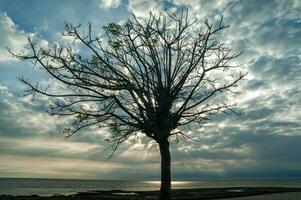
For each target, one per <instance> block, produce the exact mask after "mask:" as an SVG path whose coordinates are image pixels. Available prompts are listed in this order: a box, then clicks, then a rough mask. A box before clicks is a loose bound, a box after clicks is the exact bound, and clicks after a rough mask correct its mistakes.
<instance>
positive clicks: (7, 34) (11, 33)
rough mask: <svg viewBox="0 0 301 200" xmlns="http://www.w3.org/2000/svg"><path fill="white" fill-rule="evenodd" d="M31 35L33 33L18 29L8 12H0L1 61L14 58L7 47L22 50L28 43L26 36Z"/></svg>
mask: <svg viewBox="0 0 301 200" xmlns="http://www.w3.org/2000/svg"><path fill="white" fill-rule="evenodd" d="M30 35H32V33H31V34H28V33H25V32H24V31H20V30H18V27H17V25H15V23H14V22H13V21H12V19H11V18H10V17H9V16H8V15H7V14H6V13H1V12H0V44H1V46H0V62H5V61H11V60H13V59H14V58H13V57H12V56H11V55H10V54H9V53H8V51H7V49H6V47H8V48H11V49H14V50H17V51H18V50H21V49H22V48H23V47H24V46H25V45H26V43H27V40H26V38H27V37H28V36H30Z"/></svg>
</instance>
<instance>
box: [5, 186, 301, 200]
mask: <svg viewBox="0 0 301 200" xmlns="http://www.w3.org/2000/svg"><path fill="white" fill-rule="evenodd" d="M172 196H173V199H174V200H197V199H204V200H205V199H227V200H230V199H233V200H261V199H264V200H269V199H271V200H272V199H273V200H277V199H279V200H280V199H281V200H296V199H300V197H301V188H284V187H233V188H202V189H175V190H173V191H172ZM158 197H159V192H158V191H137V192H133V191H122V190H111V191H90V192H81V193H77V194H73V195H53V196H38V195H31V196H15V197H14V198H8V199H17V200H79V199H80V200H95V199H102V200H112V199H120V200H142V199H158ZM5 198H7V197H6V196H2V197H1V196H0V199H5Z"/></svg>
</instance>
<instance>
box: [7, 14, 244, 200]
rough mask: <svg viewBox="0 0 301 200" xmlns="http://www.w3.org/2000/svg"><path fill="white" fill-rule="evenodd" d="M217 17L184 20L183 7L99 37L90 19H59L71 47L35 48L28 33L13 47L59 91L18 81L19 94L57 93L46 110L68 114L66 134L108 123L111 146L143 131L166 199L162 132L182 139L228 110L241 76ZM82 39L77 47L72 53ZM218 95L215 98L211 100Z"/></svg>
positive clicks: (166, 155)
mask: <svg viewBox="0 0 301 200" xmlns="http://www.w3.org/2000/svg"><path fill="white" fill-rule="evenodd" d="M227 27H228V26H226V25H224V23H223V19H221V20H220V21H219V22H218V23H210V22H209V21H208V20H207V19H205V20H204V21H203V22H202V23H200V21H190V20H189V19H188V11H187V10H182V11H181V12H178V13H170V12H168V11H166V12H163V13H161V14H159V15H154V14H152V13H150V14H149V16H148V18H147V19H146V18H144V19H141V18H138V17H136V16H135V15H134V14H133V17H132V18H130V19H129V20H127V21H126V22H125V23H123V24H117V23H110V24H108V25H107V26H105V27H104V30H103V32H102V35H100V34H99V33H97V32H96V33H94V31H93V29H92V26H91V24H88V27H87V29H86V31H85V32H82V29H81V27H80V25H78V26H74V25H72V24H69V23H66V25H65V31H64V32H63V35H64V36H67V37H71V38H73V40H74V42H73V44H72V45H70V46H59V45H53V46H51V47H49V48H41V47H38V45H36V43H35V42H34V41H33V40H32V39H30V38H29V39H28V41H29V46H28V49H27V51H26V53H24V54H18V53H17V54H16V53H12V54H13V55H14V56H16V57H18V58H19V59H23V60H29V61H31V62H32V63H33V64H34V65H37V66H39V67H41V68H42V69H43V70H45V71H46V72H47V73H48V74H50V75H51V76H52V77H53V78H55V79H56V80H57V81H58V82H59V83H61V84H62V85H64V86H66V87H65V89H64V90H57V91H53V90H49V89H48V88H51V87H52V85H48V86H47V87H46V86H45V85H43V84H42V85H40V84H38V83H37V84H36V83H31V82H30V81H29V80H28V79H25V78H20V80H21V81H22V82H23V83H24V84H25V85H27V86H28V90H27V91H26V94H28V95H29V94H32V95H35V94H41V95H45V96H49V97H54V98H57V101H56V102H55V103H54V104H53V105H52V106H51V108H50V113H51V114H53V115H59V116H68V117H70V116H72V117H73V119H74V120H73V122H72V124H71V126H70V127H69V128H66V129H65V132H66V133H67V134H68V137H69V136H72V135H73V134H75V133H76V132H78V131H79V130H81V129H83V128H85V127H89V126H97V127H110V128H111V130H112V131H111V134H112V135H111V138H110V140H109V141H110V142H112V145H113V147H114V151H115V150H116V148H117V147H118V145H119V144H121V143H122V142H124V141H126V140H127V139H129V138H131V137H133V136H135V135H137V134H138V133H143V134H144V135H145V136H147V137H149V138H151V139H153V140H155V141H156V142H157V143H158V145H159V149H160V154H161V192H160V199H164V200H168V199H171V194H170V191H171V176H170V160H171V158H170V150H169V138H170V137H173V138H175V139H176V140H180V139H188V138H190V136H189V135H188V134H187V133H186V132H185V129H183V128H185V127H187V126H188V125H190V124H196V125H198V126H202V125H203V124H204V123H205V122H206V121H207V120H210V119H211V116H212V115H214V114H216V113H219V112H225V111H227V110H230V111H233V110H232V107H233V106H234V104H232V103H231V102H227V101H226V98H223V97H224V96H223V95H224V93H227V92H234V91H232V90H231V89H232V88H233V87H235V86H236V85H237V83H238V82H239V81H240V80H241V79H242V78H243V77H244V76H245V75H246V73H242V72H240V71H239V70H237V68H238V67H239V66H238V65H236V64H234V63H233V62H232V60H233V59H235V58H236V57H238V56H239V53H238V54H236V53H234V52H233V51H232V49H231V48H230V47H229V46H228V44H227V43H226V42H224V41H221V40H219V36H220V33H221V31H222V30H224V29H225V28H227ZM78 44H81V45H83V46H82V49H84V50H82V51H80V52H78V51H74V49H75V45H78ZM217 96H221V98H217ZM233 112H234V111H233Z"/></svg>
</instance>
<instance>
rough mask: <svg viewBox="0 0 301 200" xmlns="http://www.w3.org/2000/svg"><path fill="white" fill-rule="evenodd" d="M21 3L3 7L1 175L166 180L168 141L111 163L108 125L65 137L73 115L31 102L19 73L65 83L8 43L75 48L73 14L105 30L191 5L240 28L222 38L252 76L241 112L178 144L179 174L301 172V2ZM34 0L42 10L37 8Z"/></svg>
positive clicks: (193, 11) (138, 147)
mask: <svg viewBox="0 0 301 200" xmlns="http://www.w3.org/2000/svg"><path fill="white" fill-rule="evenodd" d="M18 2H19V4H20V7H21V9H20V10H16V8H15V6H14V5H13V4H12V3H11V2H10V1H9V0H4V1H1V3H0V7H1V9H0V23H1V26H0V44H1V46H0V54H1V55H0V100H1V101H0V127H1V130H0V144H1V145H0V163H1V164H0V176H2V177H4V176H17V177H53V178H55V177H64V178H108V179H110V178H113V179H128V178H134V179H135V178H137V179H138V178H139V179H153V180H154V179H157V178H158V177H159V175H160V174H159V167H160V157H159V153H158V147H157V145H156V144H155V143H148V142H149V140H147V139H146V138H145V137H139V139H138V140H137V141H136V142H137V143H136V144H134V145H132V143H131V142H130V141H129V142H127V143H125V144H124V145H123V146H121V147H120V150H119V151H118V152H117V154H116V157H114V158H113V159H111V160H108V159H107V158H108V156H109V155H110V149H108V146H109V145H108V143H106V142H104V139H105V138H107V137H108V130H103V129H89V130H86V131H83V132H80V133H79V134H77V135H75V136H74V137H72V138H70V139H65V138H64V135H63V134H61V130H62V129H63V127H64V125H65V124H66V123H67V122H68V121H64V120H62V119H57V118H51V117H49V116H48V115H47V114H46V113H45V112H44V111H45V109H46V107H47V106H48V104H49V103H50V102H49V99H47V98H39V99H37V101H35V102H31V101H30V99H29V98H23V97H20V94H21V93H22V90H23V89H24V88H23V86H21V85H20V84H19V83H18V82H17V79H16V77H17V76H20V75H24V76H26V77H28V78H32V79H33V80H34V81H36V80H40V81H43V82H44V83H47V84H51V85H52V86H55V87H54V88H55V90H60V89H62V88H61V87H59V85H56V84H57V83H56V82H54V81H53V80H52V79H50V77H49V76H47V75H45V74H43V73H41V72H40V71H39V70H32V67H31V66H30V65H29V64H25V63H23V62H18V61H16V60H15V59H13V58H12V57H10V56H9V54H8V53H7V51H6V49H5V46H8V47H11V48H14V49H15V50H21V49H23V48H24V45H25V44H26V37H27V36H28V35H32V36H34V37H35V38H36V39H37V40H39V41H41V43H40V45H44V46H48V45H51V44H53V43H54V42H55V41H58V42H62V43H64V44H68V43H70V42H72V41H70V38H62V37H61V36H60V35H59V34H58V33H60V32H61V31H62V28H63V24H64V20H65V19H66V20H67V21H73V22H75V23H77V22H81V23H82V24H85V23H86V22H88V21H92V22H93V24H95V26H97V25H98V24H100V25H99V26H100V27H101V26H103V25H105V24H106V23H108V22H111V21H116V22H119V21H122V20H124V19H126V18H127V17H129V16H130V14H131V13H130V12H132V11H133V12H135V13H136V14H138V15H139V16H144V15H146V14H147V12H148V11H152V12H155V13H156V12H158V11H160V10H162V9H164V8H169V9H172V10H176V9H179V8H180V7H181V6H186V7H188V8H189V10H190V16H191V17H198V18H200V19H202V17H204V16H208V18H209V19H211V20H218V19H220V17H221V15H223V16H224V21H225V23H227V24H230V25H231V27H230V28H229V29H228V30H227V31H226V32H225V34H224V35H221V37H222V38H223V39H225V40H227V41H229V43H230V45H231V46H232V47H233V48H234V50H236V51H238V52H239V51H241V50H244V54H243V55H242V56H241V57H240V58H239V59H238V60H237V63H240V64H242V65H243V66H244V67H245V69H246V70H247V71H248V72H249V75H248V77H247V78H246V80H244V82H242V84H241V85H240V86H239V87H238V88H237V89H238V90H239V91H240V94H239V95H236V96H231V97H228V98H229V100H231V101H232V100H233V101H235V102H236V103H237V111H238V112H240V113H241V115H240V116H235V115H230V116H226V115H224V114H221V115H217V116H216V117H214V119H213V121H212V122H210V123H208V124H205V125H204V126H203V127H202V128H199V127H198V128H192V130H190V131H191V133H192V134H194V135H195V139H197V140H199V141H200V142H194V141H190V142H180V143H178V144H173V147H172V158H173V163H172V167H173V176H174V177H175V178H177V179H197V178H208V177H209V178H216V177H218V178H223V177H241V176H244V177H262V176H268V177H281V176H291V177H301V171H300V169H301V160H300V158H299V157H300V153H301V152H300V150H299V149H300V148H299V146H300V142H301V134H300V133H301V127H300V122H301V114H300V113H301V112H300V111H301V104H300V102H301V98H300V97H301V95H300V92H301V90H300V88H299V85H300V81H301V61H300V60H301V57H300V55H301V50H300V43H301V40H300V38H301V31H300V30H301V29H300V27H301V18H300V12H301V4H300V2H299V1H297V0H295V1H294V0H289V1H283V2H282V1H273V0H272V1H259V0H257V1H256V0H251V2H250V0H249V1H247V0H242V1H234V0H233V1H204V0H194V1H182V0H173V1H147V2H146V1H137V0H129V1H128V2H125V1H119V0H117V1H115V0H114V1H105V3H104V1H91V2H89V3H85V6H86V7H87V8H93V9H94V10H93V9H90V10H91V12H90V13H87V12H85V13H83V12H82V10H83V6H82V5H81V4H80V3H79V2H75V3H74V2H73V3H70V1H63V4H62V5H61V6H60V8H58V7H57V5H59V4H57V5H56V3H58V2H55V1H54V3H49V6H47V8H46V7H42V6H41V4H40V3H37V2H36V1H26V2H27V3H24V2H22V1H18ZM26 4H28V5H31V6H33V7H36V9H33V11H30V12H29V11H28V10H27V7H28V5H26ZM67 8H68V9H67ZM70 8H72V9H70ZM61 9H62V10H63V11H66V12H63V11H62V10H61ZM38 10H41V11H43V14H41V13H40V12H37V11H38ZM67 11H68V12H67ZM54 12H55V13H57V14H56V16H53V13H54ZM24 15H26V17H27V19H28V20H24V17H22V16H24ZM100 15H101V16H100ZM33 19H35V20H33ZM71 19H72V20H71ZM46 25H47V26H46ZM77 50H80V48H79V49H77ZM195 133H197V134H195ZM288 146H289V147H290V148H287V147H288ZM133 175H134V176H133Z"/></svg>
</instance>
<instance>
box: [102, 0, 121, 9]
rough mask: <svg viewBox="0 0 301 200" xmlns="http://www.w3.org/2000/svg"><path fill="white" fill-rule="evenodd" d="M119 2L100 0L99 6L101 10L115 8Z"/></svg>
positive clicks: (117, 0) (116, 0)
mask: <svg viewBox="0 0 301 200" xmlns="http://www.w3.org/2000/svg"><path fill="white" fill-rule="evenodd" d="M120 4H121V0H100V4H99V7H100V8H101V9H103V10H108V9H110V8H117V7H118V6H119V5H120Z"/></svg>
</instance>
